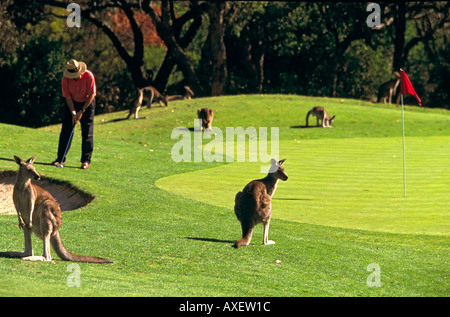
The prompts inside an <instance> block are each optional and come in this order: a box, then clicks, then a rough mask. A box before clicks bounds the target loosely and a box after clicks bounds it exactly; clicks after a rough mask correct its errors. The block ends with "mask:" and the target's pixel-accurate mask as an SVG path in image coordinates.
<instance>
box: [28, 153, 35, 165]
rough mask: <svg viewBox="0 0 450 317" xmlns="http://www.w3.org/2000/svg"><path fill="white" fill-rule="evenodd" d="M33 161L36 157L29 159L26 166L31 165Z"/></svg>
mask: <svg viewBox="0 0 450 317" xmlns="http://www.w3.org/2000/svg"><path fill="white" fill-rule="evenodd" d="M35 159H36V155H34V156H32V157H30V158H29V159H28V160H27V162H26V163H28V164H33V163H34V160H35Z"/></svg>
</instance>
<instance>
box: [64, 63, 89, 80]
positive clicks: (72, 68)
mask: <svg viewBox="0 0 450 317" xmlns="http://www.w3.org/2000/svg"><path fill="white" fill-rule="evenodd" d="M85 71H86V64H85V63H83V62H77V61H76V60H74V59H71V60H70V61H68V62H67V64H66V69H65V70H64V77H67V78H77V77H78V76H81V75H83V74H84V72H85Z"/></svg>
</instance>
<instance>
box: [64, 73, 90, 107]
mask: <svg viewBox="0 0 450 317" xmlns="http://www.w3.org/2000/svg"><path fill="white" fill-rule="evenodd" d="M61 85H62V95H63V97H64V98H67V97H71V98H72V100H74V101H76V102H85V101H86V100H87V99H88V95H96V94H97V88H96V87H95V78H94V75H93V74H92V73H91V72H90V71H89V70H86V71H85V72H84V74H83V75H81V78H80V79H78V80H76V79H71V78H67V77H63V79H62V84H61Z"/></svg>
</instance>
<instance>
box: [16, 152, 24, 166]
mask: <svg viewBox="0 0 450 317" xmlns="http://www.w3.org/2000/svg"><path fill="white" fill-rule="evenodd" d="M14 161H16V163H17V164H18V165H20V166H22V165H23V164H24V163H25V162H24V161H23V160H22V159H21V158H20V157H18V156H15V155H14Z"/></svg>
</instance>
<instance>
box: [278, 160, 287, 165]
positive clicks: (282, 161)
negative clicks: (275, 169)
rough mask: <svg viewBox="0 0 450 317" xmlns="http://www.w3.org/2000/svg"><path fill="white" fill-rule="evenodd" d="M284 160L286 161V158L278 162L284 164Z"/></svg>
mask: <svg viewBox="0 0 450 317" xmlns="http://www.w3.org/2000/svg"><path fill="white" fill-rule="evenodd" d="M284 161H286V159H282V160H281V161H279V162H278V165H280V166H281V165H283V163H284Z"/></svg>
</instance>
